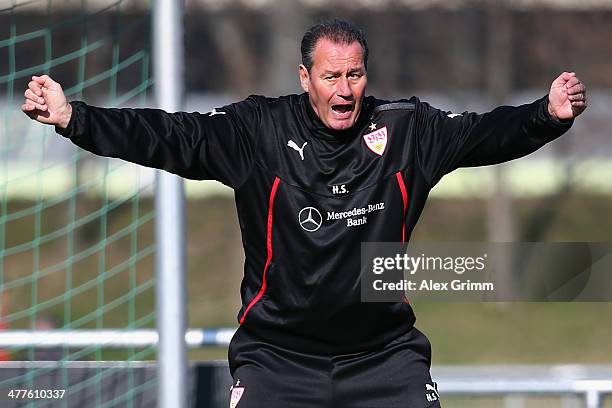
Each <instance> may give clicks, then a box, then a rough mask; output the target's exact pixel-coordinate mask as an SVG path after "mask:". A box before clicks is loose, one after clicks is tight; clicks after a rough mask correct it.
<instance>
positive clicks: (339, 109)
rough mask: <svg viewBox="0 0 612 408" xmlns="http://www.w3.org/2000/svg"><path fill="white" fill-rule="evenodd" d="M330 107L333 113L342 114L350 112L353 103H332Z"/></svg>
mask: <svg viewBox="0 0 612 408" xmlns="http://www.w3.org/2000/svg"><path fill="white" fill-rule="evenodd" d="M331 108H332V111H334V113H336V114H339V115H343V114H347V113H350V112H352V111H353V109H354V106H353V104H338V105H332V107H331Z"/></svg>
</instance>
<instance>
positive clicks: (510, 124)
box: [416, 95, 573, 186]
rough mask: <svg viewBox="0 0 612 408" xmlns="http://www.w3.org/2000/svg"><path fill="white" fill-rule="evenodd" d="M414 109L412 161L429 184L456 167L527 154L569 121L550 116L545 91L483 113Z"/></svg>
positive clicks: (421, 106)
mask: <svg viewBox="0 0 612 408" xmlns="http://www.w3.org/2000/svg"><path fill="white" fill-rule="evenodd" d="M416 114H417V119H416V120H417V127H416V131H417V147H416V149H417V161H418V164H419V166H420V167H421V169H422V170H423V173H424V175H425V177H426V178H427V181H428V182H429V184H430V185H431V186H434V185H435V184H436V183H437V182H438V181H440V179H441V178H442V176H444V175H445V174H447V173H450V172H451V171H453V170H455V169H457V168H459V167H472V166H485V165H490V164H498V163H502V162H505V161H508V160H513V159H516V158H519V157H523V156H526V155H528V154H529V153H532V152H534V151H536V150H537V149H539V148H540V147H542V146H544V145H545V144H546V143H548V142H550V141H552V140H554V139H556V138H557V137H559V136H561V135H562V134H563V133H565V132H566V131H567V130H568V129H569V128H570V127H571V125H572V123H573V121H567V122H565V121H559V120H556V119H554V118H551V116H550V115H549V113H548V95H547V96H545V97H543V98H541V99H539V100H537V101H535V102H533V103H530V104H527V105H521V106H517V107H514V106H500V107H498V108H496V109H494V110H492V111H491V112H488V113H485V114H477V113H470V112H464V113H463V114H461V115H457V114H451V113H450V112H445V111H441V110H439V109H435V108H433V107H431V106H429V105H428V104H427V103H424V102H417V111H416Z"/></svg>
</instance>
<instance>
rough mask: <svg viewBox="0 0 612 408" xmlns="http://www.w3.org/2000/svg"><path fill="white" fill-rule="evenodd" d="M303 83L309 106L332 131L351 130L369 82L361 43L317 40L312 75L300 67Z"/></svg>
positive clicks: (303, 67) (302, 66)
mask: <svg viewBox="0 0 612 408" xmlns="http://www.w3.org/2000/svg"><path fill="white" fill-rule="evenodd" d="M300 83H301V85H302V88H303V89H304V91H306V92H308V96H309V98H310V104H311V105H312V107H313V109H314V111H315V113H316V114H317V116H319V119H321V121H322V122H323V123H324V124H325V126H327V127H328V128H330V129H334V130H344V129H348V128H350V127H351V126H353V125H354V124H355V122H357V118H358V117H359V112H360V110H361V102H362V101H363V95H364V93H365V88H366V84H367V83H368V79H367V75H366V70H365V65H364V63H363V48H362V47H361V44H359V42H357V41H355V42H353V43H351V44H339V43H335V42H332V41H330V40H328V39H326V38H322V39H320V40H319V41H317V44H316V46H315V49H314V52H313V64H312V68H311V69H310V72H308V70H307V69H306V67H305V66H304V65H300Z"/></svg>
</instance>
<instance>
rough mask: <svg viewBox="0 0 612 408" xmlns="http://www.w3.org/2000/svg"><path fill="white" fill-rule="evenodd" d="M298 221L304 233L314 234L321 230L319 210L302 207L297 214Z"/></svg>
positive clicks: (321, 220)
mask: <svg viewBox="0 0 612 408" xmlns="http://www.w3.org/2000/svg"><path fill="white" fill-rule="evenodd" d="M298 221H299V223H300V227H302V229H303V230H304V231H308V232H315V231H316V230H318V229H319V228H321V224H322V223H323V218H322V217H321V213H320V212H319V210H317V209H316V208H314V207H304V208H302V210H301V211H300V213H299V214H298Z"/></svg>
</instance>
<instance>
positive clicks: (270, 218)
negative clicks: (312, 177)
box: [240, 177, 280, 325]
mask: <svg viewBox="0 0 612 408" xmlns="http://www.w3.org/2000/svg"><path fill="white" fill-rule="evenodd" d="M279 183H280V179H279V178H278V177H276V178H275V179H274V183H273V184H272V190H271V191H270V200H269V203H268V228H267V234H266V249H267V253H268V257H267V258H266V265H265V266H264V269H263V274H262V278H261V287H260V288H259V292H257V295H256V296H255V297H254V298H253V300H251V302H250V303H249V305H248V306H247V308H246V310H245V311H244V314H243V315H242V317H241V318H240V324H241V325H242V324H243V323H244V320H245V318H246V315H247V313H249V310H251V308H252V307H253V306H255V304H256V303H257V302H259V299H261V297H262V296H263V294H264V292H265V291H266V287H267V286H268V285H267V282H266V272H267V271H268V267H269V266H270V262H272V223H273V218H274V211H273V209H274V197H275V196H276V190H277V189H278V184H279Z"/></svg>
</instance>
